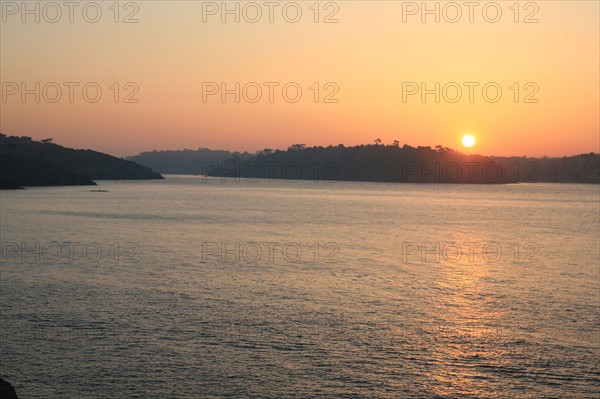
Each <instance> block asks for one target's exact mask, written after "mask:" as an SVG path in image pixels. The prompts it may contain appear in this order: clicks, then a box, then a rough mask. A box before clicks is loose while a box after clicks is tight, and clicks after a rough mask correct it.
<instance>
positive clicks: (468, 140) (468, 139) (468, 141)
mask: <svg viewBox="0 0 600 399" xmlns="http://www.w3.org/2000/svg"><path fill="white" fill-rule="evenodd" d="M462 144H463V145H464V146H465V147H468V148H471V147H473V146H474V145H475V137H473V136H471V135H470V134H467V135H466V136H464V137H463V138H462Z"/></svg>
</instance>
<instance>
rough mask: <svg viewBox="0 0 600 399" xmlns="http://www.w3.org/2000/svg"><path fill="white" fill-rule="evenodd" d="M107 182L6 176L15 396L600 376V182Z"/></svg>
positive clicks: (5, 270)
mask: <svg viewBox="0 0 600 399" xmlns="http://www.w3.org/2000/svg"><path fill="white" fill-rule="evenodd" d="M93 190H108V191H107V192H91V191H90V188H89V187H56V188H29V189H27V190H19V191H10V192H8V191H4V192H2V207H1V208H0V216H1V217H0V231H2V237H1V241H2V284H1V286H0V294H1V300H0V306H1V309H2V330H1V333H2V334H1V338H2V340H1V343H2V345H1V346H0V348H1V349H0V357H1V358H2V362H1V363H0V367H1V369H0V374H1V375H2V376H3V377H5V378H6V379H7V380H8V381H11V382H13V384H14V385H15V387H16V388H17V391H18V393H19V395H20V396H21V397H25V398H47V397H78V398H106V397H113V398H132V397H143V398H153V397H176V398H197V397H203V398H211V397H231V398H246V397H255V398H281V397H297V398H312V397H332V398H343V397H353V398H354V397H356V398H398V397H402V398H411V397H414V398H416V397H419V398H423V397H426V398H447V397H448V398H449V397H473V398H475V397H477V398H481V397H494V398H540V397H561V398H566V397H570V398H590V397H595V395H597V394H598V391H599V390H600V372H599V368H598V357H599V355H600V341H599V339H598V338H599V333H600V327H599V326H600V316H599V313H598V303H599V302H598V301H599V299H600V297H599V293H598V281H599V278H600V275H599V268H598V265H599V261H600V254H599V248H598V242H599V239H600V237H599V234H600V233H599V229H598V226H599V223H600V208H599V201H598V194H599V192H598V186H595V185H569V184H561V185H559V184H516V185H477V186H473V185H413V184H382V183H358V182H356V183H352V182H312V181H301V182H292V181H267V180H261V181H258V182H254V181H249V180H240V181H235V180H233V179H228V180H227V181H225V182H222V181H221V179H219V178H208V179H205V178H201V177H183V176H168V177H167V180H165V181H146V182H136V183H122V182H99V184H98V186H97V187H94V188H93ZM22 243H24V244H25V247H21V245H22ZM69 243H71V244H69ZM36 244H39V247H37V248H38V249H36ZM223 245H225V246H224V247H223ZM236 245H237V246H236ZM470 248H473V249H472V251H470ZM483 248H485V250H484V249H483ZM69 249H71V251H69ZM39 251H41V255H40V254H39ZM98 251H101V253H99V252H98ZM459 251H460V252H459ZM36 253H37V254H36Z"/></svg>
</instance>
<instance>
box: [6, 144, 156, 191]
mask: <svg viewBox="0 0 600 399" xmlns="http://www.w3.org/2000/svg"><path fill="white" fill-rule="evenodd" d="M0 159H1V162H0V188H19V187H23V186H56V185H93V184H95V183H94V181H95V180H147V179H164V177H162V176H161V175H160V174H158V173H156V172H154V171H152V169H151V168H148V167H146V166H142V165H139V164H137V163H135V162H132V161H128V160H125V159H121V158H117V157H113V156H112V155H108V154H104V153H101V152H97V151H92V150H76V149H72V148H67V147H63V146H60V145H58V144H54V143H53V142H52V140H51V139H47V140H41V141H34V140H32V139H31V137H26V136H23V137H16V136H6V135H4V134H0Z"/></svg>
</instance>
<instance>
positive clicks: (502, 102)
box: [0, 1, 600, 156]
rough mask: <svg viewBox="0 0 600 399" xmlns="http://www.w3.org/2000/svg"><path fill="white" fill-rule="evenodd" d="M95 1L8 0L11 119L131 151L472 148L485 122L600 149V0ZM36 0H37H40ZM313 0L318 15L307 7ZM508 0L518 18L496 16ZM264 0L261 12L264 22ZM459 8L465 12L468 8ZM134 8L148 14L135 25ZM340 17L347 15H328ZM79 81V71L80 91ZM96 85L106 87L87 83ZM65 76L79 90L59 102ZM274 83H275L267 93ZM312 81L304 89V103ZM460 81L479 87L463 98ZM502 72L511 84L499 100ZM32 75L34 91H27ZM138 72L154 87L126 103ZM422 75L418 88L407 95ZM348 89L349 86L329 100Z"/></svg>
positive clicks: (5, 114) (521, 143)
mask: <svg viewBox="0 0 600 399" xmlns="http://www.w3.org/2000/svg"><path fill="white" fill-rule="evenodd" d="M88 3H89V2H83V3H80V4H81V6H80V7H78V8H75V9H74V10H72V11H73V14H72V18H73V22H72V23H71V22H69V18H70V16H69V9H68V8H66V7H64V6H61V7H62V9H60V10H58V11H60V12H61V17H60V19H59V18H58V14H57V10H56V9H53V8H51V7H46V8H44V5H43V4H44V3H40V5H39V6H38V7H39V22H36V21H35V17H36V15H35V12H34V13H32V14H24V13H23V11H24V10H23V9H22V2H20V1H18V2H2V25H1V35H0V44H1V50H0V51H1V54H0V55H1V57H0V67H1V69H0V74H1V81H2V99H1V101H2V103H1V106H2V109H1V119H0V130H1V131H2V132H3V133H5V134H9V135H27V136H32V137H34V138H36V139H42V138H46V137H53V138H54V140H55V141H56V142H58V143H60V144H63V145H67V146H73V147H77V148H93V149H96V150H100V151H105V152H109V153H112V154H115V155H132V154H136V153H138V152H140V151H146V150H153V149H180V148H198V147H209V148H215V149H216V148H224V149H231V150H249V151H255V150H258V149H261V148H265V147H270V148H286V147H287V146H288V145H290V144H293V143H305V144H307V145H329V144H339V143H343V144H346V145H353V144H362V143H370V142H373V140H374V139H375V138H381V139H382V140H383V142H384V143H391V142H392V141H393V140H399V141H400V143H402V144H404V143H407V144H410V145H430V146H435V145H438V144H441V145H444V146H448V147H453V148H458V149H462V146H461V144H460V139H461V137H462V136H463V135H465V134H473V135H474V136H475V137H476V138H477V144H476V145H475V146H474V147H473V149H472V150H470V151H472V152H478V153H482V154H489V155H531V156H540V155H551V156H552V155H571V154H576V153H582V152H592V151H594V152H598V151H600V148H599V145H600V144H599V137H600V133H599V132H600V126H599V122H600V117H599V109H600V103H599V86H600V82H599V71H600V65H599V58H600V57H599V48H600V40H599V21H598V19H599V13H600V10H599V2H597V1H538V2H528V1H521V2H520V3H519V4H518V6H519V7H515V6H514V3H515V1H499V2H496V3H493V2H485V1H482V2H479V3H480V5H479V6H477V7H475V8H474V9H473V10H471V11H472V18H473V22H472V23H471V22H469V17H470V15H469V14H470V10H469V8H468V7H467V6H464V5H463V3H464V2H462V1H459V2H456V3H453V4H458V5H459V6H460V8H459V9H457V8H456V7H454V5H453V4H450V5H448V2H432V1H430V2H428V3H427V4H428V7H429V9H432V10H433V9H434V7H435V6H436V5H435V4H436V3H439V5H438V7H439V10H440V14H439V17H440V21H439V23H437V22H436V21H435V15H433V14H431V15H427V14H425V15H424V14H422V12H421V11H422V9H421V3H422V2H420V1H419V2H402V1H337V2H327V1H322V2H320V4H319V7H315V6H314V3H315V2H314V1H299V2H296V3H293V2H279V3H278V5H277V6H275V7H274V8H273V9H272V11H273V12H272V17H273V22H272V23H270V22H269V7H268V6H265V5H264V4H265V3H264V2H262V1H259V2H256V3H252V4H250V5H248V4H247V2H239V6H238V7H239V10H240V14H239V17H240V22H239V23H237V22H235V20H234V19H235V15H234V14H231V15H222V14H221V10H220V9H217V8H221V2H220V1H219V2H215V3H212V2H201V1H138V2H130V3H127V2H122V3H120V4H119V14H118V15H115V10H116V8H114V6H113V4H114V2H113V1H108V2H102V1H101V2H97V3H98V4H100V10H101V12H102V15H101V16H99V17H98V18H97V19H98V21H97V22H96V23H92V22H88V21H92V20H94V19H95V18H96V10H95V9H94V7H92V6H88V7H87V8H86V11H85V12H84V11H83V10H82V8H83V7H84V6H85V5H86V4H88ZM235 3H236V2H228V7H230V9H234V7H236V5H235ZM491 3H493V4H491ZM27 4H28V7H29V8H30V9H31V10H34V7H35V2H29V3H27ZM55 4H59V5H61V4H62V2H57V3H55ZM296 4H297V6H296ZM496 4H497V5H498V6H496ZM255 5H258V7H255ZM111 7H112V8H111ZM415 7H417V8H419V9H418V10H417V9H416V8H415ZM284 8H285V10H286V11H285V12H284V11H283V9H284ZM484 8H485V10H486V11H485V12H484V11H483V9H484ZM517 8H518V10H519V13H518V15H516V10H517ZM297 9H299V10H300V11H301V16H300V17H298V19H299V20H298V22H295V23H292V22H291V21H293V20H294V19H296V11H297ZM317 9H318V10H319V13H318V20H319V22H318V23H315V21H314V19H315V17H317V16H316V15H315V11H316V10H317ZM497 9H499V10H500V11H501V16H500V17H499V20H498V21H497V22H495V23H492V21H493V20H494V19H495V18H496V11H497ZM257 10H260V12H261V13H262V17H261V18H260V19H259V20H258V21H257V22H255V23H252V22H251V21H250V20H251V19H253V18H255V17H256V16H257V13H256V12H257ZM457 10H460V12H461V13H462V16H461V18H460V19H459V20H458V21H457V22H455V23H452V22H451V20H452V19H455V18H457V15H458V14H457ZM213 12H214V13H215V14H214V15H213ZM128 15H132V18H135V19H137V20H138V22H136V23H123V20H124V19H126V17H127V16H128ZM328 16H330V17H329V18H330V19H337V20H338V22H337V23H324V22H323V20H324V19H326V18H327V17H328ZM222 17H226V21H225V23H223V22H222V19H221V18H222ZM23 18H24V19H25V22H23ZM115 18H116V20H117V21H119V22H118V23H115ZM203 18H204V19H205V20H206V22H203ZM422 18H426V20H425V22H422ZM56 19H58V21H57V22H55V23H52V20H56ZM86 19H87V20H86ZM515 19H516V20H517V21H518V22H515ZM535 19H537V21H538V22H536V23H525V20H528V21H533V20H535ZM36 82H40V88H39V90H37V93H35V92H36V89H35V87H36V86H35V83H36ZM50 82H56V84H49V83H50ZM65 82H74V83H73V84H72V87H73V99H72V100H73V101H72V102H70V101H69V88H68V86H67V85H68V83H67V85H65ZM90 82H95V83H94V84H93V85H90V84H88V83H90ZM115 82H117V83H118V84H117V86H114V84H115ZM128 82H133V83H134V84H133V85H129V86H127V87H126V86H125V85H126V84H127V83H128ZM207 82H215V83H216V84H217V86H216V87H218V86H219V85H220V84H221V83H223V82H224V83H225V84H226V86H227V87H228V88H230V89H233V88H234V87H235V83H236V82H239V83H240V93H239V94H240V102H239V103H236V102H235V94H228V95H227V96H226V97H225V100H226V101H225V102H222V101H221V96H220V93H216V94H215V95H207V96H206V101H203V88H204V89H205V90H206V89H207V88H214V87H215V86H212V85H208V86H207ZM250 82H256V84H250V85H247V84H248V83H250ZM265 82H273V83H272V84H271V86H269V83H267V84H266V85H265ZM315 82H317V83H318V85H317V86H315ZM328 82H329V83H330V84H329V85H328V86H326V84H327V83H328ZM436 82H439V87H440V93H439V94H440V102H439V103H436V102H435V94H429V95H427V96H426V97H425V102H423V100H422V97H421V92H420V90H421V84H423V83H424V84H425V87H426V88H428V89H435V87H436ZM452 82H455V83H452ZM465 82H467V83H466V84H465ZM468 82H472V83H468ZM287 83H293V85H288V90H287V92H286V93H287V94H288V97H287V99H288V101H286V99H285V98H284V94H283V91H282V88H283V86H284V85H286V84H287ZM515 83H516V85H515ZM23 84H25V87H23V86H22V85H23ZM76 84H78V85H76ZM86 84H88V86H87V95H88V97H87V99H88V100H89V101H86V99H85V98H84V95H83V93H82V87H83V86H84V85H86ZM245 85H247V86H246V90H245V91H244V90H243V87H244V86H245ZM469 85H471V87H473V99H472V100H473V101H470V99H469ZM485 85H487V86H486V87H487V92H486V93H487V94H488V97H487V100H486V97H484V93H483V92H482V88H483V87H484V86H485ZM57 86H58V87H61V92H62V93H61V94H62V95H61V97H60V98H58V100H56V102H51V101H54V100H55V99H56V98H57V92H56V87H57ZM257 86H258V87H260V88H261V90H262V97H261V98H260V100H258V101H257V102H255V103H253V102H251V101H252V100H253V99H254V98H255V96H256V87H257ZM44 87H45V89H44ZM94 87H100V89H101V90H102V96H101V97H100V98H99V100H98V101H97V102H91V100H92V99H93V97H94V96H95V90H96V89H95V88H94ZM117 87H118V88H119V90H118V91H119V99H118V102H116V103H115V98H114V94H115V92H116V91H117V90H116V89H117ZM269 87H272V88H273V95H274V97H273V102H270V101H269ZM295 87H300V89H301V90H302V96H301V97H300V98H299V99H298V101H297V102H292V100H293V97H294V96H295V90H296V89H295ZM316 87H319V90H318V91H319V99H318V100H319V101H318V102H317V103H315V98H314V95H315V91H316ZM444 87H445V88H446V89H445V91H444ZM457 87H459V88H460V89H461V90H462V97H461V98H460V100H458V101H456V102H452V101H454V99H455V97H456V95H457V92H456V88H457ZM497 87H499V88H500V89H501V90H502V96H501V97H500V98H499V99H498V101H497V102H492V100H493V99H494V98H493V97H494V96H495V90H496V88H497ZM23 88H26V89H27V88H28V89H30V90H32V93H30V94H26V95H25V96H24V98H23V97H22V94H23V93H22V89H23ZM111 88H112V89H111ZM136 88H137V89H139V90H138V91H137V93H136V94H135V95H134V96H133V97H132V98H133V99H137V100H138V102H137V103H125V102H124V101H123V100H124V96H125V95H127V94H128V93H132V92H133V91H134V90H135V89H136ZM415 88H417V89H418V90H419V92H417V93H416V94H414V95H408V94H407V93H408V92H407V90H408V89H415ZM517 88H518V89H517ZM219 90H220V89H219ZM336 91H337V92H336ZM517 91H518V94H519V99H518V102H515V98H514V96H515V93H516V92H517ZM333 92H336V93H335V95H333V96H332V97H331V98H330V99H333V100H337V102H333V103H326V102H324V99H325V98H326V96H327V95H328V94H331V93H333ZM534 92H535V94H533V93H534ZM36 94H39V97H40V98H39V100H40V101H39V103H36V102H35V100H36V98H35V97H36ZM205 94H206V93H205ZM244 94H245V96H244ZM403 94H404V96H403ZM444 94H445V96H444ZM529 95H531V96H530V97H528V96H529ZM403 97H405V98H403ZM526 98H529V100H533V101H537V102H526V101H525V99H526Z"/></svg>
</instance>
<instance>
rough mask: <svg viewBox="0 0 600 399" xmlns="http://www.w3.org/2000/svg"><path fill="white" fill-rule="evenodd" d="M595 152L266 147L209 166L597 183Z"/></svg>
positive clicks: (364, 177) (298, 174) (346, 176)
mask: <svg viewBox="0 0 600 399" xmlns="http://www.w3.org/2000/svg"><path fill="white" fill-rule="evenodd" d="M599 161H600V155H599V154H583V155H577V156H573V157H564V158H524V157H523V158H519V157H488V156H482V155H468V154H463V153H460V152H458V151H455V150H452V149H450V148H446V147H442V146H436V147H435V148H431V147H411V146H408V145H404V146H402V147H400V146H399V145H397V143H396V145H381V144H376V145H359V146H354V147H345V146H343V145H338V146H329V147H306V146H304V145H303V144H295V145H292V146H290V147H289V148H288V149H287V150H285V151H280V150H277V151H273V150H270V149H267V150H263V151H259V152H258V153H257V154H256V155H255V156H252V157H249V158H246V159H241V158H236V157H232V158H230V159H228V160H227V161H225V162H223V163H221V164H218V165H210V166H211V168H212V170H210V169H211V168H206V167H205V168H204V169H205V170H206V169H209V170H207V171H206V173H205V174H207V175H209V176H221V177H222V178H225V179H227V178H229V179H231V178H234V177H242V178H267V179H290V180H297V179H304V180H348V181H377V182H403V183H468V184H498V183H515V182H561V183H562V182H569V183H599V182H600V176H599V172H598V171H599Z"/></svg>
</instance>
